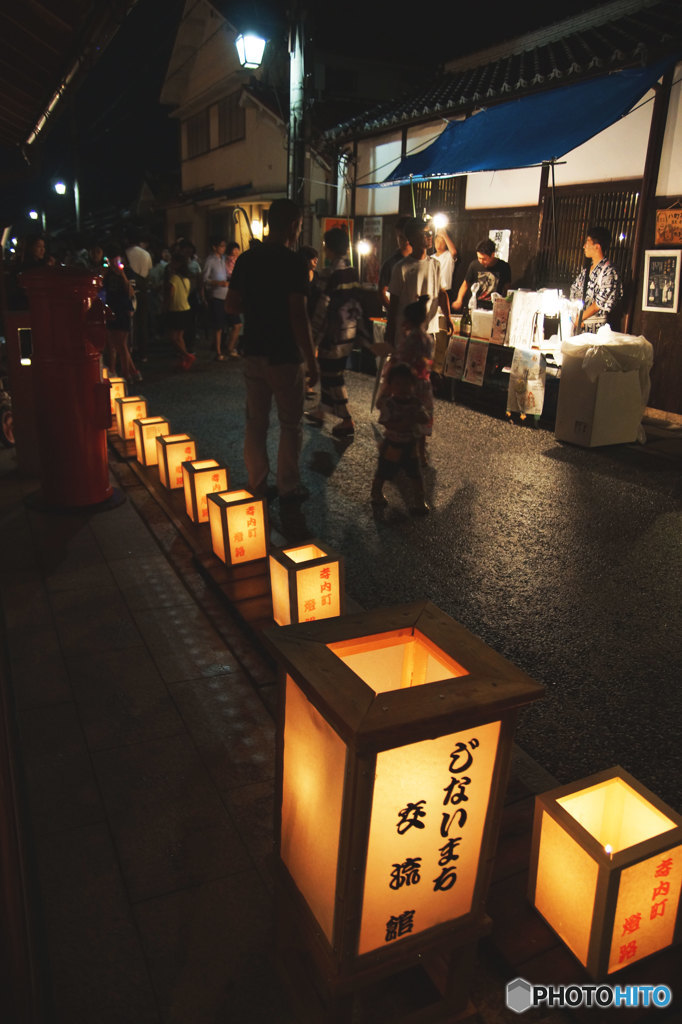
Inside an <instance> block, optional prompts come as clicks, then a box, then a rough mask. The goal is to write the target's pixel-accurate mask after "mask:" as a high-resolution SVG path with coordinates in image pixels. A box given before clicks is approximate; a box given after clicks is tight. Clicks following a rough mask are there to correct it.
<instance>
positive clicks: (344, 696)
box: [266, 601, 543, 1020]
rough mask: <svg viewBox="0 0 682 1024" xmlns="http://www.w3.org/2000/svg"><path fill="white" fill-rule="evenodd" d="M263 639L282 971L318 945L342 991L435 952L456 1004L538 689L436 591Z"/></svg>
mask: <svg viewBox="0 0 682 1024" xmlns="http://www.w3.org/2000/svg"><path fill="white" fill-rule="evenodd" d="M266 637H267V639H268V642H269V644H270V646H271V648H272V650H273V652H274V654H275V656H276V658H277V660H278V663H279V666H280V673H281V700H280V715H279V722H278V730H277V737H278V754H277V776H278V779H277V797H276V816H277V817H276V837H277V850H278V855H279V859H278V867H279V871H278V920H277V924H278V943H279V956H280V957H281V958H282V959H283V960H284V961H285V966H286V969H287V972H293V973H294V975H295V973H296V969H297V964H299V966H300V964H301V963H303V962H307V961H309V960H310V959H311V958H312V962H313V963H314V964H315V966H316V969H317V972H318V974H319V978H320V979H323V981H321V982H320V984H321V985H322V986H323V991H324V992H325V998H326V999H327V1000H328V1002H329V1004H330V1006H331V1005H334V1001H335V1000H336V1001H337V1002H338V1000H339V999H340V998H341V997H342V996H343V997H346V998H348V997H349V996H351V997H352V998H356V997H357V998H358V999H361V998H364V995H363V993H366V989H367V987H368V986H371V984H373V983H374V982H375V981H377V980H378V979H381V978H382V977H386V976H388V975H390V974H393V973H396V972H397V971H398V970H402V969H404V968H406V967H415V968H417V967H419V968H424V967H425V966H426V965H427V964H428V962H429V961H430V960H431V959H433V958H434V957H435V956H436V955H437V957H438V960H439V962H440V963H444V964H446V970H445V977H444V979H443V986H444V987H443V989H442V990H441V997H442V1001H443V1002H442V1005H443V1009H446V1010H447V1011H448V1012H455V1011H457V1010H460V1009H461V1008H462V1006H463V1005H464V1003H465V1002H466V983H467V978H468V975H469V972H470V970H471V967H472V962H473V956H474V953H475V944H476V939H477V938H478V936H479V934H480V932H481V929H482V926H483V922H484V917H485V915H484V899H485V896H486V891H487V887H488V883H489V876H490V870H491V863H492V857H493V853H494V847H495V841H496V835H497V830H498V825H499V819H500V814H501V810H502V800H503V796H504V790H505V786H506V781H507V777H508V771H509V765H510V759H511V750H512V740H513V731H514V724H515V720H516V715H517V711H518V709H519V708H520V707H521V706H523V705H526V704H528V703H530V702H532V701H535V700H537V699H538V698H539V697H540V696H542V693H543V688H542V687H541V686H540V685H539V684H537V683H535V682H534V681H533V680H532V679H530V678H529V677H528V676H527V675H525V673H523V672H521V671H520V670H519V669H517V668H515V667H514V666H513V665H510V664H509V663H508V662H507V661H505V660H504V659H503V658H502V657H501V656H500V655H498V654H496V653H495V652H494V651H492V650H491V649H490V648H489V647H487V646H486V645H485V644H484V643H483V642H482V641H481V640H479V639H478V638H476V637H474V636H473V635H472V634H471V633H469V632H468V631H467V630H466V629H465V628H464V627H463V626H461V625H459V624H458V623H456V622H455V621H454V620H452V619H451V618H450V617H449V616H447V615H446V614H445V613H443V612H441V611H440V610H439V609H438V608H436V607H435V606H434V605H432V604H431V603H430V602H428V601H426V602H420V603H417V604H411V605H406V606H402V607H399V608H387V609H379V610H377V611H372V612H365V613H362V614H357V615H347V616H343V617H341V618H335V619H324V620H321V621H319V622H311V623H304V624H300V625H296V626H289V627H285V628H283V629H277V630H275V629H272V630H269V631H267V632H266ZM299 973H300V974H301V976H303V974H304V969H303V968H301V971H300V972H299ZM308 988H311V986H308ZM334 1019H335V1020H336V1019H337V1018H336V1017H334ZM339 1019H341V1018H340V1017H339ZM344 1019H345V1018H344ZM348 1019H350V1016H349V1018H348ZM353 1019H355V1018H353ZM363 1019H364V1018H363ZM377 1019H378V1018H377ZM381 1019H383V1017H382V1018H381ZM431 1019H436V1017H435V1016H434V1017H429V1020H431ZM438 1019H440V1018H438Z"/></svg>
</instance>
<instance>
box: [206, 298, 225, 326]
mask: <svg viewBox="0 0 682 1024" xmlns="http://www.w3.org/2000/svg"><path fill="white" fill-rule="evenodd" d="M225 317H226V313H225V299H209V300H208V322H209V324H210V326H211V327H212V328H213V330H214V331H222V330H223V328H224V327H225Z"/></svg>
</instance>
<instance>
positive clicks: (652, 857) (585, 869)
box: [529, 767, 682, 979]
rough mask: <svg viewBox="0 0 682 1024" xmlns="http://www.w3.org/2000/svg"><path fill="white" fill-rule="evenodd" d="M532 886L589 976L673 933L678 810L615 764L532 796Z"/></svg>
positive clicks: (534, 898) (609, 970)
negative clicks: (533, 810)
mask: <svg viewBox="0 0 682 1024" xmlns="http://www.w3.org/2000/svg"><path fill="white" fill-rule="evenodd" d="M529 879H530V881H529V896H530V899H531V902H532V903H533V904H534V905H535V907H536V909H537V910H539V911H540V913H541V914H542V916H543V917H544V918H545V919H546V921H547V922H548V924H550V925H551V926H552V928H553V929H554V931H555V932H556V933H557V935H558V936H559V938H560V939H561V940H562V941H563V942H565V944H566V945H567V946H568V948H569V949H570V950H571V952H572V953H573V954H574V955H575V956H576V957H577V958H578V960H579V961H580V963H581V964H582V965H583V967H585V968H586V970H587V971H588V973H589V974H590V975H591V976H592V978H595V979H596V978H602V977H605V976H606V975H608V974H613V973H614V972H615V971H619V970H621V969H622V968H624V967H628V966H629V965H630V964H632V963H634V962H636V961H637V960H641V959H642V958H643V957H645V956H649V955H650V954H651V953H656V952H658V951H659V950H661V949H664V948H665V947H666V946H669V945H670V944H671V943H672V942H673V938H674V933H675V924H676V920H677V911H678V905H679V899H680V884H681V882H682V817H680V815H679V814H677V813H676V812H675V811H673V810H672V809H671V808H670V807H667V806H666V805H665V804H664V803H663V802H662V801H661V800H659V799H658V797H656V796H655V795H654V794H653V793H651V792H649V790H648V789H646V788H645V787H644V786H642V785H641V784H640V783H639V782H637V780H636V779H633V777H632V776H631V775H629V774H628V773H627V772H626V771H624V770H623V769H622V768H619V767H616V768H611V769H609V770H608V771H604V772H600V773H599V774H597V775H592V776H591V777H590V778H587V779H582V780H581V781H580V782H575V783H572V784H571V785H568V786H561V787H559V788H558V789H553V790H551V791H550V792H549V793H543V794H542V795H541V796H538V797H536V800H535V820H534V824H533V845H532V851H531V866H530V876H529Z"/></svg>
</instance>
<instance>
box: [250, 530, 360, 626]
mask: <svg viewBox="0 0 682 1024" xmlns="http://www.w3.org/2000/svg"><path fill="white" fill-rule="evenodd" d="M306 548H316V549H317V550H318V551H319V552H320V554H319V555H317V556H314V557H312V558H307V559H305V560H304V561H296V560H295V559H294V558H292V557H291V555H290V554H289V552H298V551H302V550H304V549H306ZM268 557H269V566H270V580H271V589H272V604H273V609H272V611H273V618H274V620H275V622H277V623H278V624H279V625H287V626H289V625H297V624H298V623H299V622H301V621H304V620H302V619H301V618H300V616H299V607H298V605H299V601H298V586H297V582H298V580H297V577H298V573H300V572H301V571H302V570H309V569H323V568H324V566H326V565H336V564H338V575H339V613H338V614H339V615H343V614H344V613H345V611H346V570H345V564H344V560H343V556H342V555H339V554H337V553H336V551H333V550H332V549H331V548H330V547H329V546H328V545H327V544H323V542H322V541H320V540H317V539H315V538H313V539H312V540H309V541H306V542H305V543H304V544H296V545H293V544H288V545H287V546H286V548H274V547H273V548H271V549H270V552H269V556H268ZM273 563H274V564H273ZM273 571H274V572H275V573H281V574H282V575H284V573H286V577H287V590H288V596H287V600H288V610H289V621H288V622H280V621H279V618H278V617H277V616H278V609H277V608H276V594H275V586H274V585H273V584H272V580H273ZM329 617H330V616H325V615H319V614H318V615H317V616H316V618H329Z"/></svg>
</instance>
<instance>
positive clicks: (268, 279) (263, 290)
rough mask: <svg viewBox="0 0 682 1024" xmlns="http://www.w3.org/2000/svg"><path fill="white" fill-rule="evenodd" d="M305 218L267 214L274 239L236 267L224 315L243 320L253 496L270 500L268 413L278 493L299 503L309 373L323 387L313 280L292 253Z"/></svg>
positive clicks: (280, 207) (278, 209) (274, 209)
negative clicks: (311, 310)
mask: <svg viewBox="0 0 682 1024" xmlns="http://www.w3.org/2000/svg"><path fill="white" fill-rule="evenodd" d="M301 223H302V217H301V211H300V209H299V207H298V206H297V205H296V204H295V203H293V202H292V201H291V200H289V199H276V200H275V202H274V203H273V204H272V206H271V207H270V210H269V211H268V224H269V233H268V235H267V237H266V239H265V241H264V242H262V243H256V244H253V245H252V247H251V248H250V249H249V250H248V252H245V253H242V255H241V256H240V257H239V259H238V260H237V262H236V263H235V265H234V270H233V272H232V278H231V279H230V284H229V289H228V292H227V299H226V300H225V308H226V311H227V312H228V313H232V314H238V313H241V314H242V315H243V317H244V331H243V336H242V347H243V352H244V379H245V383H246V433H245V437H244V461H245V462H246V469H247V472H248V488H249V490H250V491H251V492H252V493H253V494H257V495H265V494H267V492H268V487H267V480H268V473H269V471H270V465H269V461H268V452H267V436H268V423H269V418H270V405H271V403H272V399H273V397H274V399H275V404H276V406H277V416H278V418H279V428H280V437H279V450H278V456H277V491H278V494H279V497H280V500H284V501H286V500H296V499H298V500H301V499H303V498H304V497H306V496H307V491H306V490H305V488H304V487H303V486H302V485H301V477H300V469H299V455H300V451H301V442H302V438H303V431H302V427H301V420H302V418H303V404H304V370H303V365H302V364H303V363H304V362H305V366H306V372H307V374H308V378H309V380H310V381H311V386H314V384H315V383H316V381H317V366H316V363H315V353H314V351H313V342H312V337H311V331H310V321H309V320H308V313H307V309H306V296H307V293H308V274H307V271H306V266H305V262H304V260H302V259H301V257H300V256H299V254H298V253H296V252H294V246H295V245H296V242H297V240H298V236H299V234H300V232H301Z"/></svg>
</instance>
